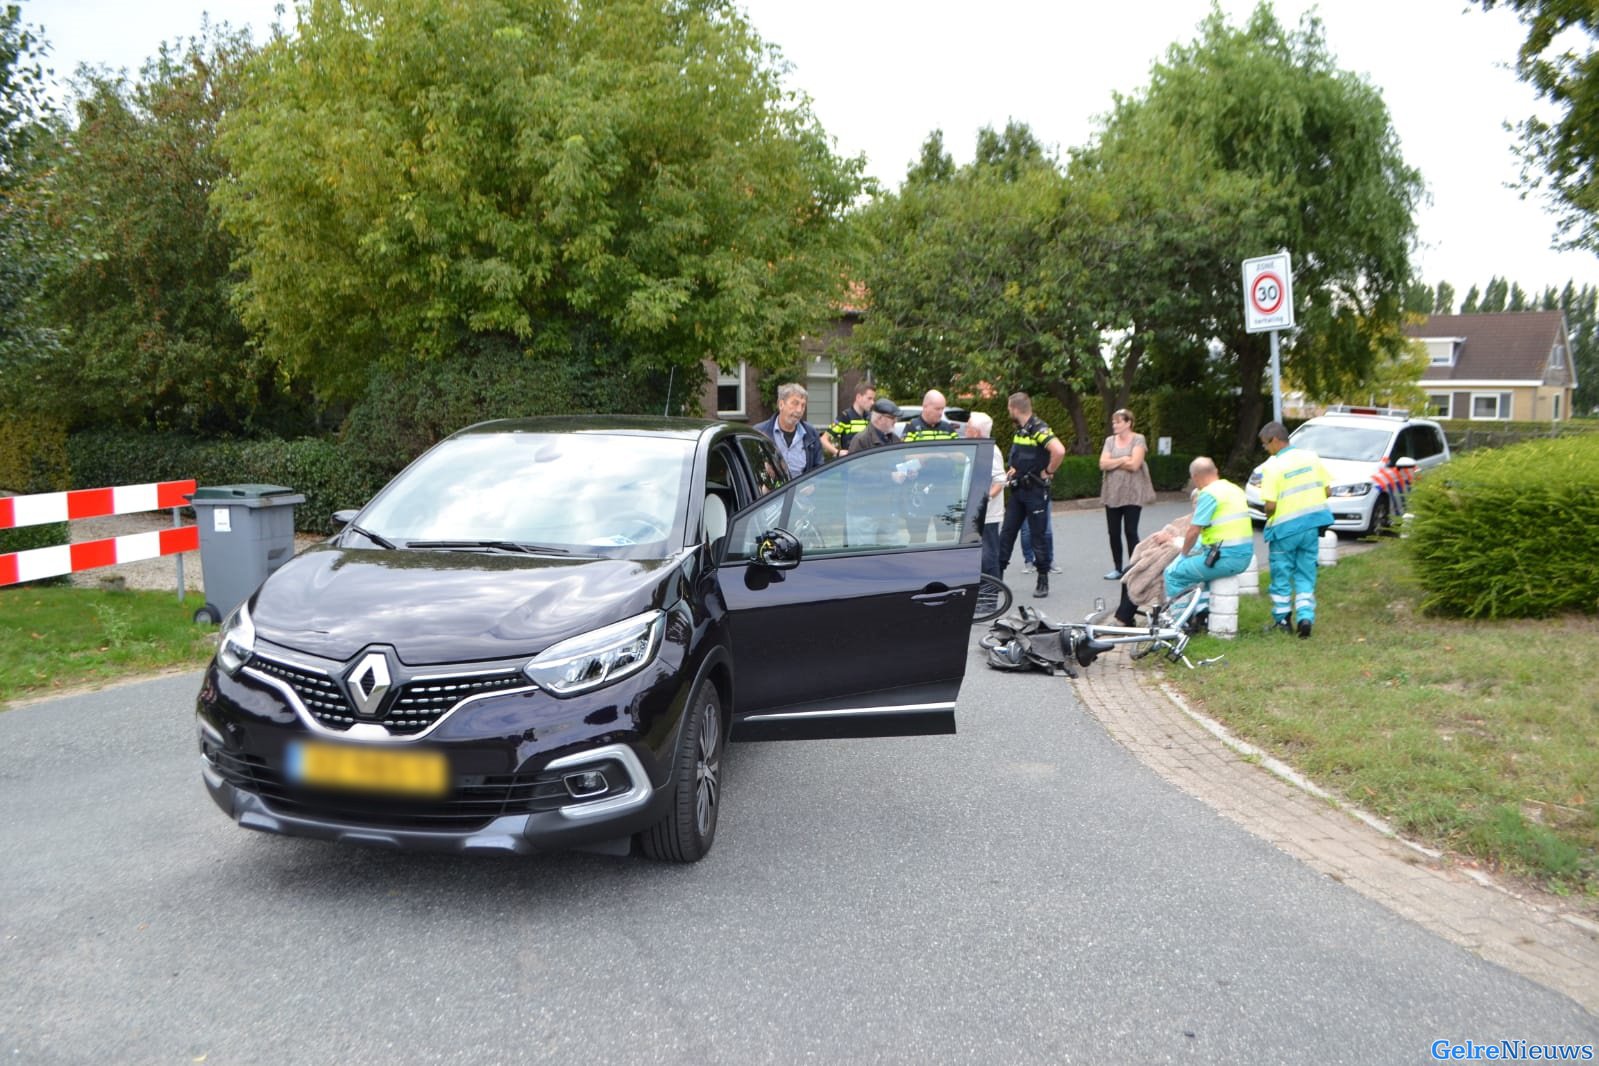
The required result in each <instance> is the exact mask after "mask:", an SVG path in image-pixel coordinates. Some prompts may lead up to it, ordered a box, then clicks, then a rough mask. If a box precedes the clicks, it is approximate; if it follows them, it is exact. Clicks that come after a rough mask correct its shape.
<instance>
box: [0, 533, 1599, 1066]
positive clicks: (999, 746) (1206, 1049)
mask: <svg viewBox="0 0 1599 1066" xmlns="http://www.w3.org/2000/svg"><path fill="white" fill-rule="evenodd" d="M1173 510H1175V509H1173ZM1156 520H1158V515H1157V516H1151V522H1154V521H1156ZM1149 528H1151V529H1152V528H1154V525H1153V524H1150V525H1149ZM1056 529H1057V546H1058V547H1064V548H1065V551H1064V552H1063V553H1062V558H1063V559H1066V560H1068V564H1067V569H1069V570H1073V571H1074V572H1073V573H1071V574H1067V575H1061V577H1060V578H1057V581H1056V588H1057V592H1056V594H1055V595H1054V596H1052V597H1051V598H1050V600H1048V601H1044V602H1045V605H1046V609H1050V608H1053V609H1054V610H1056V611H1059V612H1060V613H1061V614H1062V616H1066V615H1069V614H1076V613H1079V612H1078V610H1077V608H1078V607H1079V606H1086V604H1085V602H1084V601H1087V600H1088V599H1091V594H1092V593H1093V592H1099V591H1102V590H1108V591H1113V590H1114V586H1113V585H1112V584H1111V583H1110V582H1104V581H1101V580H1100V579H1099V576H1098V575H1099V574H1101V573H1103V572H1104V570H1105V569H1106V568H1107V566H1108V563H1107V562H1106V561H1105V558H1104V557H1105V555H1106V554H1107V552H1106V548H1105V546H1104V524H1103V520H1102V518H1101V516H1100V514H1099V513H1098V512H1093V511H1090V512H1079V513H1072V514H1063V515H1059V516H1057V526H1056ZM1025 602H1032V601H1031V600H1030V598H1029V599H1027V600H1026V601H1025ZM974 635H975V633H974ZM197 687H198V676H197V675H190V676H181V677H172V678H165V679H159V680H152V681H147V682H142V683H138V684H134V685H128V686H124V687H120V688H116V689H110V690H105V691H102V692H97V693H92V694H88V695H81V696H75V697H70V698H63V699H58V700H53V701H50V702H47V703H40V704H34V705H31V706H27V707H22V708H18V709H15V710H12V711H9V712H7V713H4V714H0V753H3V754H0V810H3V811H4V814H5V817H4V822H3V827H0V971H3V973H4V974H5V979H4V980H0V1061H4V1062H16V1063H25V1064H54V1063H72V1064H77V1063H96V1064H100V1063H115V1064H136V1063H196V1062H203V1063H205V1064H206V1066H229V1064H235V1063H263V1064H272V1066H283V1064H291V1063H305V1064H323V1063H339V1064H364V1063H374V1064H376V1063H383V1064H397V1063H472V1064H474V1066H481V1064H486V1063H513V1062H561V1063H651V1064H666V1063H684V1064H702V1063H740V1064H742V1063H765V1062H770V1063H799V1062H819V1063H833V1062H841V1063H856V1062H878V1063H902V1062H903V1063H919V1064H920V1063H934V1062H936V1063H976V1062H982V1063H990V1062H994V1061H1003V1062H1006V1063H1098V1062H1138V1063H1151V1062H1185V1063H1186V1062H1198V1063H1208V1062H1226V1063H1268V1062H1276V1063H1299V1062H1304V1063H1310V1062H1315V1063H1393V1062H1424V1061H1432V1054H1431V1047H1432V1045H1433V1042H1434V1041H1437V1040H1447V1041H1451V1042H1454V1043H1465V1042H1466V1041H1467V1040H1472V1041H1476V1042H1478V1043H1488V1042H1497V1041H1500V1040H1527V1041H1532V1042H1538V1043H1570V1042H1576V1043H1587V1044H1593V1043H1599V1018H1596V1017H1595V1016H1593V1015H1591V1014H1587V1013H1585V1012H1583V1011H1582V1010H1581V1009H1580V1008H1578V1007H1577V1006H1576V1005H1575V1004H1573V1003H1571V1002H1570V1001H1569V1000H1567V999H1565V998H1563V997H1561V996H1559V995H1558V994H1556V993H1554V992H1550V991H1548V990H1545V989H1543V988H1541V987H1539V986H1536V985H1533V984H1531V983H1530V982H1527V981H1525V980H1523V979H1522V978H1520V977H1517V976H1515V975H1513V974H1510V973H1508V972H1506V971H1504V970H1501V969H1499V968H1497V967H1495V966H1493V965H1491V964H1489V963H1486V962H1483V961H1482V960H1480V959H1478V958H1476V957H1475V956H1473V955H1470V954H1469V953H1467V952H1465V951H1463V950H1461V949H1459V948H1456V947H1454V946H1452V945H1450V944H1448V943H1446V942H1444V941H1442V940H1440V939H1438V938H1436V937H1434V936H1432V935H1430V934H1428V933H1426V932H1425V931H1423V930H1421V929H1420V928H1419V927H1416V926H1414V925H1411V924H1409V923H1407V922H1405V921H1403V920H1401V919H1399V918H1397V917H1395V916H1394V915H1393V914H1391V913H1389V912H1388V911H1386V910H1384V909H1382V908H1380V907H1378V906H1377V905H1375V904H1373V903H1370V902H1369V901H1367V900H1365V899H1363V898H1362V897H1360V896H1358V895H1356V894H1355V893H1354V892H1352V891H1349V890H1348V889H1345V888H1344V887H1343V886H1341V885H1339V884H1337V883H1335V882H1333V881H1330V880H1328V879H1326V878H1323V877H1321V876H1319V875H1317V874H1314V873H1313V872H1311V871H1309V870H1307V869H1306V868H1304V867H1302V866H1300V865H1299V864H1298V863H1297V862H1295V861H1294V860H1292V859H1290V858H1289V857H1287V856H1286V855H1284V854H1282V853H1280V852H1278V851H1276V850H1275V849H1273V848H1271V847H1270V846H1269V845H1267V844H1265V843H1263V842H1261V841H1259V840H1257V839H1256V838H1254V837H1252V836H1249V835H1248V834H1246V833H1244V832H1243V831H1242V830H1240V829H1238V828H1237V827H1235V826H1233V825H1232V824H1231V823H1229V822H1226V821H1224V820H1223V819H1221V818H1220V817H1218V816H1216V815H1215V814H1213V813H1212V812H1211V811H1210V810H1208V809H1207V808H1205V807H1204V806H1202V805H1200V804H1199V803H1198V802H1197V801H1195V800H1193V799H1191V798H1189V797H1187V796H1186V795H1184V794H1182V793H1180V792H1178V791H1176V790H1175V789H1173V788H1171V787H1169V786H1168V785H1166V784H1165V783H1164V782H1163V781H1161V780H1160V779H1159V778H1157V777H1155V776H1154V775H1152V774H1151V773H1149V772H1148V771H1147V770H1145V769H1144V768H1143V767H1142V766H1141V765H1140V764H1139V763H1138V762H1137V761H1136V760H1134V759H1133V758H1132V757H1131V756H1130V755H1128V754H1127V753H1126V752H1125V751H1123V750H1122V749H1121V748H1120V747H1118V746H1117V745H1116V744H1115V743H1114V742H1113V741H1111V740H1110V739H1109V738H1108V737H1107V736H1106V735H1105V733H1104V731H1103V730H1102V729H1101V728H1100V727H1099V726H1098V725H1097V724H1096V723H1095V722H1094V721H1093V720H1092V719H1091V718H1089V717H1088V716H1087V715H1085V714H1084V713H1082V711H1081V710H1080V708H1079V707H1078V705H1077V703H1076V701H1075V699H1074V698H1073V694H1072V688H1071V683H1070V682H1069V681H1067V680H1065V679H1063V678H1050V677H1045V676H1043V675H1041V674H1032V675H1016V674H1002V673H999V672H996V671H992V670H989V669H987V668H986V667H984V666H982V665H981V659H980V656H979V653H978V652H977V651H976V649H975V648H974V649H973V652H972V659H971V670H970V671H969V673H968V675H967V683H966V687H965V689H964V690H963V692H962V697H961V703H960V708H959V711H958V716H959V725H960V733H959V735H958V736H954V737H936V738H925V739H909V740H904V739H901V740H874V741H852V742H824V743H786V744H766V745H741V746H736V747H735V748H733V750H732V753H731V758H730V761H729V766H728V778H727V789H726V793H725V797H726V806H725V808H724V813H723V818H722V823H721V826H720V830H719V836H718V839H717V843H716V848H715V850H714V851H713V852H712V853H711V855H710V857H709V858H707V859H706V860H705V861H704V862H701V863H699V864H698V865H696V866H692V867H688V868H678V867H666V866H658V865H653V864H650V863H648V862H645V861H643V860H640V859H625V860H624V859H613V858H606V857H599V856H589V855H552V856H547V857H541V858H538V859H534V860H525V859H524V860H509V859H482V858H479V859H447V858H440V857H431V856H413V855H402V854H394V853H388V852H382V851H371V850H364V849H357V848H343V847H337V846H334V845H330V844H323V843H318V842H311V841H296V840H288V839H282V838H276V837H268V836H261V835H257V834H254V833H250V832H247V831H244V830H241V829H238V828H236V827H235V826H234V825H233V824H232V823H231V822H230V821H229V820H228V819H227V818H226V817H224V816H223V815H222V813H221V812H220V811H218V810H217V809H216V808H215V807H214V806H213V805H212V804H211V802H210V800H209V799H207V798H206V796H205V792H204V789H203V787H202V786H201V784H200V780H199V772H198V766H197V760H198V757H197V755H196V752H195V740H194V727H193V722H192V719H193V712H192V709H191V705H192V700H193V697H194V693H195V691H196V689H197Z"/></svg>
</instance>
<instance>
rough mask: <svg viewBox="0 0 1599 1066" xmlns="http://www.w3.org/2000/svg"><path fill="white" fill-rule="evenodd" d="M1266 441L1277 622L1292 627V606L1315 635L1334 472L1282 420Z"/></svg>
mask: <svg viewBox="0 0 1599 1066" xmlns="http://www.w3.org/2000/svg"><path fill="white" fill-rule="evenodd" d="M1260 443H1261V444H1262V445H1263V446H1264V447H1265V449H1266V450H1267V451H1268V452H1270V453H1271V458H1270V459H1267V460H1266V462H1265V465H1263V466H1262V467H1261V468H1260V478H1261V480H1260V498H1261V499H1262V500H1263V501H1264V502H1265V505H1266V531H1265V537H1266V551H1267V558H1268V563H1269V565H1270V566H1271V588H1270V592H1271V619H1272V621H1271V626H1270V628H1269V629H1268V632H1271V631H1281V632H1284V633H1286V632H1288V615H1289V611H1290V608H1291V609H1292V612H1293V616H1294V621H1295V622H1296V623H1297V625H1298V631H1299V637H1300V639H1301V640H1304V639H1306V638H1308V637H1309V636H1310V629H1311V626H1312V625H1313V624H1314V623H1315V621H1316V549H1317V548H1318V547H1319V546H1320V544H1321V531H1322V530H1324V529H1326V528H1327V527H1328V526H1330V525H1332V523H1333V516H1332V512H1331V511H1330V510H1328V509H1327V486H1328V485H1330V484H1332V478H1330V477H1329V476H1328V474H1327V468H1326V467H1325V466H1323V465H1322V462H1321V457H1320V456H1318V455H1317V454H1316V453H1315V452H1313V451H1310V450H1308V449H1305V448H1296V447H1294V446H1293V445H1292V444H1289V443H1288V430H1287V429H1286V428H1285V427H1284V426H1283V424H1282V423H1281V422H1268V423H1266V424H1265V425H1264V426H1263V427H1261V430H1260Z"/></svg>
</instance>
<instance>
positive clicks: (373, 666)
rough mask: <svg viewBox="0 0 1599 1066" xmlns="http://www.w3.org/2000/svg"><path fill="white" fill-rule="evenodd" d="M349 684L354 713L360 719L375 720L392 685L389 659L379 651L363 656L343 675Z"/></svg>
mask: <svg viewBox="0 0 1599 1066" xmlns="http://www.w3.org/2000/svg"><path fill="white" fill-rule="evenodd" d="M345 680H346V681H347V682H348V683H349V687H350V698H351V699H353V700H354V701H355V711H356V713H357V714H359V715H360V716H361V717H362V718H376V717H377V716H378V710H379V709H380V708H381V707H382V706H383V697H385V696H387V695H388V694H389V688H390V686H391V685H392V684H393V680H392V678H391V677H390V676H389V657H388V656H387V655H384V654H383V653H382V652H380V651H374V652H371V653H369V654H367V655H366V656H363V657H362V659H361V661H360V662H358V663H356V664H355V666H354V667H353V668H352V669H351V670H350V672H349V673H348V674H347V675H345Z"/></svg>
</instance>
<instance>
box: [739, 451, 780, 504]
mask: <svg viewBox="0 0 1599 1066" xmlns="http://www.w3.org/2000/svg"><path fill="white" fill-rule="evenodd" d="M738 444H739V447H740V448H741V449H743V451H744V458H745V460H746V461H747V462H748V463H749V468H750V474H751V476H752V477H753V479H754V481H755V495H756V496H765V495H767V494H768V493H771V492H775V491H776V490H777V489H779V488H781V487H782V486H783V482H784V481H786V480H787V477H786V476H785V475H786V474H787V473H788V468H787V467H786V466H784V464H783V461H782V459H781V458H779V456H778V454H777V449H776V448H774V447H773V446H772V442H771V441H769V440H767V439H766V438H764V437H758V436H750V437H740V438H739V439H738Z"/></svg>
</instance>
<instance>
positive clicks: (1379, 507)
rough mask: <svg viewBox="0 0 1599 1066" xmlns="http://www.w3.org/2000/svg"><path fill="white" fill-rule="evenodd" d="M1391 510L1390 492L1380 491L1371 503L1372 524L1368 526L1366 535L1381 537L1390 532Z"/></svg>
mask: <svg viewBox="0 0 1599 1066" xmlns="http://www.w3.org/2000/svg"><path fill="white" fill-rule="evenodd" d="M1391 510H1392V508H1391V507H1390V506H1389V503H1388V494H1387V493H1386V492H1382V493H1378V495H1377V499H1376V500H1375V501H1373V503H1372V505H1371V525H1369V526H1367V527H1366V536H1368V537H1380V536H1382V535H1383V534H1384V533H1386V532H1388V527H1389V526H1390V525H1391V524H1392V516H1391V513H1390V512H1391Z"/></svg>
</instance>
